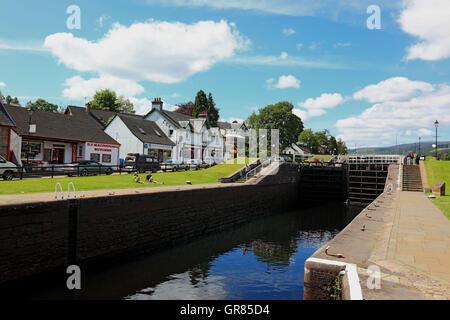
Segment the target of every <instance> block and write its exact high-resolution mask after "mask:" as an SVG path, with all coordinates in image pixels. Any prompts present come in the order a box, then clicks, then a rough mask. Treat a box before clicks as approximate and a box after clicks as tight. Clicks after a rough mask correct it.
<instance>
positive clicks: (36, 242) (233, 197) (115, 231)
mask: <svg viewBox="0 0 450 320" xmlns="http://www.w3.org/2000/svg"><path fill="white" fill-rule="evenodd" d="M297 193H298V190H297V184H296V183H284V184H260V185H248V184H233V185H227V186H220V187H215V186H205V187H204V188H202V189H199V188H191V189H190V188H186V189H185V188H183V187H178V188H172V189H171V190H170V191H167V190H166V191H164V192H155V191H153V192H151V193H150V192H149V193H145V191H142V192H140V193H139V194H137V193H136V194H126V195H115V196H104V197H93V198H84V199H83V198H81V199H76V200H60V201H50V202H39V203H27V204H20V205H8V206H1V207H0V283H3V282H7V281H9V280H15V279H19V278H22V277H25V276H29V275H34V274H38V273H41V272H45V271H50V270H52V269H55V268H63V267H66V266H67V265H70V264H76V263H77V264H80V263H81V264H83V263H85V262H92V261H99V260H102V258H114V257H120V256H123V255H127V254H130V253H133V254H134V253H137V252H142V251H150V250H155V249H160V248H164V247H170V246H173V245H174V244H176V243H178V242H181V241H185V240H188V239H192V238H195V237H199V236H202V235H204V234H207V233H211V232H218V231H220V230H221V229H224V228H228V227H230V226H233V225H235V224H239V223H243V222H247V221H250V220H252V219H254V218H256V217H260V216H264V215H269V214H275V213H278V212H283V211H286V210H289V209H290V208H291V207H293V206H294V205H295V202H296V199H297Z"/></svg>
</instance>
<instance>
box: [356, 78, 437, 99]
mask: <svg viewBox="0 0 450 320" xmlns="http://www.w3.org/2000/svg"><path fill="white" fill-rule="evenodd" d="M433 90H434V88H433V85H431V84H429V83H427V82H423V81H411V80H409V79H408V78H404V77H395V78H390V79H387V80H384V81H381V82H379V83H377V84H374V85H369V86H367V87H365V88H364V89H362V90H360V91H358V92H356V93H355V94H353V98H354V99H356V100H362V99H365V100H368V101H369V102H384V101H406V100H410V99H412V98H413V97H416V96H420V95H421V94H423V93H426V92H432V91H433Z"/></svg>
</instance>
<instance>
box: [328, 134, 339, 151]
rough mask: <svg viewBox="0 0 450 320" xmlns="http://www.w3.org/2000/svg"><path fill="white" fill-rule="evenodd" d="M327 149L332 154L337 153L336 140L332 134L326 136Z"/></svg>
mask: <svg viewBox="0 0 450 320" xmlns="http://www.w3.org/2000/svg"><path fill="white" fill-rule="evenodd" d="M327 148H328V151H329V152H330V153H332V154H337V153H338V147H337V141H336V138H335V137H334V136H330V137H329V138H328V144H327Z"/></svg>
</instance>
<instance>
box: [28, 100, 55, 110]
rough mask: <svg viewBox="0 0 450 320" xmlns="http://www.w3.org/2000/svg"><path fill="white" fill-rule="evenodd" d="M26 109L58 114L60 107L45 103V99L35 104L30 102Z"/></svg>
mask: <svg viewBox="0 0 450 320" xmlns="http://www.w3.org/2000/svg"><path fill="white" fill-rule="evenodd" d="M26 108H27V109H28V110H33V111H36V110H41V111H49V112H58V108H59V107H58V105H56V104H53V103H50V102H47V101H45V100H44V99H37V100H36V101H35V102H28V103H27V106H26Z"/></svg>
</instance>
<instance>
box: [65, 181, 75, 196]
mask: <svg viewBox="0 0 450 320" xmlns="http://www.w3.org/2000/svg"><path fill="white" fill-rule="evenodd" d="M70 186H72V188H73V198H71V197H70ZM76 198H77V190H75V185H74V184H73V182H69V184H68V185H67V199H76Z"/></svg>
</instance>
